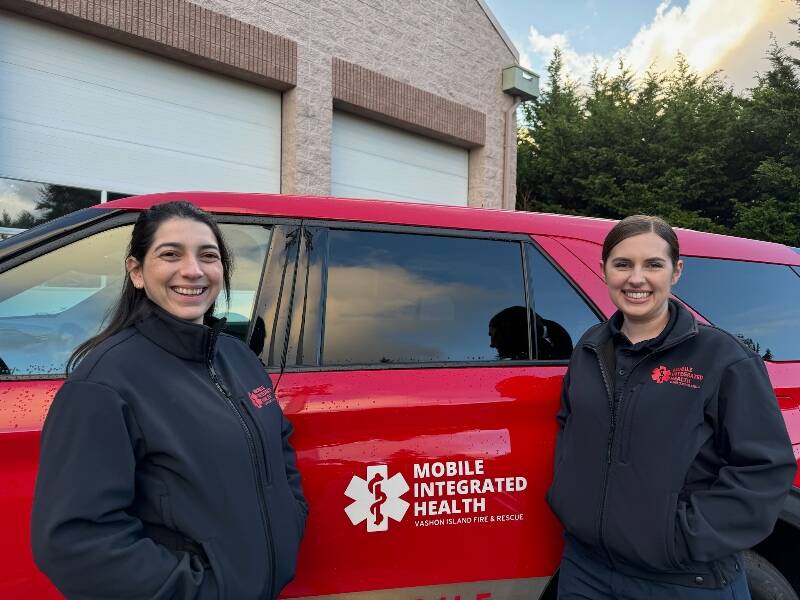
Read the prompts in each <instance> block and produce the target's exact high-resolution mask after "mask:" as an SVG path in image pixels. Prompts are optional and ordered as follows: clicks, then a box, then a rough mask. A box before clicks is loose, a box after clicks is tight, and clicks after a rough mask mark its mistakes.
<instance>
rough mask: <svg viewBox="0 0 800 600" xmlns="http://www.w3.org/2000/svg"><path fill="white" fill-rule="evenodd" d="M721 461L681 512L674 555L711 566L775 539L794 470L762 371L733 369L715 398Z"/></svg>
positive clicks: (752, 363) (752, 361)
mask: <svg viewBox="0 0 800 600" xmlns="http://www.w3.org/2000/svg"><path fill="white" fill-rule="evenodd" d="M717 403H718V406H717V415H718V423H717V427H716V430H717V436H718V438H719V439H718V440H717V441H716V442H717V448H718V451H719V453H720V456H721V457H722V459H723V466H722V467H721V468H720V469H719V475H718V477H717V480H716V481H715V482H714V483H713V485H711V487H710V488H709V489H704V490H697V491H694V492H692V493H691V495H690V496H689V498H688V500H686V501H681V502H680V503H679V505H678V523H677V527H678V532H677V535H676V538H677V545H678V552H679V554H682V555H683V556H681V557H679V558H690V559H693V560H696V561H712V560H716V559H719V558H722V557H725V556H729V555H731V554H733V553H734V552H738V551H740V550H743V549H746V548H751V547H753V546H755V545H756V544H758V543H759V542H760V541H762V540H763V539H764V538H766V537H767V536H768V535H769V533H770V532H771V531H772V528H773V527H774V525H775V521H776V520H777V518H778V514H779V513H780V510H781V508H782V507H783V501H784V498H785V496H786V494H787V492H788V491H789V489H790V487H791V483H792V479H793V478H794V474H795V470H796V468H797V465H796V463H795V460H794V454H793V452H792V446H791V442H790V441H789V436H788V434H787V432H786V426H785V424H784V422H783V418H782V417H781V414H780V410H779V409H778V405H777V401H776V398H775V393H774V392H773V390H772V385H771V384H770V381H769V377H768V375H767V371H766V368H765V367H764V363H763V361H762V360H761V358H760V357H758V356H751V357H748V358H745V359H742V360H740V361H738V362H736V363H734V364H732V365H730V366H729V367H728V368H727V369H726V371H725V372H724V374H723V378H722V382H721V384H720V389H719V393H718V397H717Z"/></svg>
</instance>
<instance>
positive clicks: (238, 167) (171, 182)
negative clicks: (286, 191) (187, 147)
mask: <svg viewBox="0 0 800 600" xmlns="http://www.w3.org/2000/svg"><path fill="white" fill-rule="evenodd" d="M6 131H7V132H9V133H10V135H11V137H12V138H14V139H17V140H18V143H16V144H15V145H14V146H13V147H12V146H10V145H0V164H2V165H3V168H4V170H9V171H10V172H13V173H14V174H15V177H16V178H18V179H27V180H31V181H41V180H45V181H53V180H56V181H59V182H61V181H65V182H67V184H71V185H77V186H80V182H82V181H84V180H86V178H87V177H89V178H91V180H92V182H93V185H94V188H96V189H106V190H111V191H120V192H125V193H147V192H152V191H164V190H180V189H184V190H189V189H196V190H208V191H226V190H230V189H232V188H234V187H236V189H237V190H239V191H252V192H257V191H263V190H264V189H266V188H268V187H269V186H271V185H272V179H273V173H272V172H271V171H269V170H268V169H266V168H264V167H259V166H257V165H256V166H254V165H249V164H248V165H243V164H240V163H237V162H232V161H226V160H223V159H219V158H216V157H205V156H202V155H200V154H197V153H195V154H187V153H186V152H178V151H174V150H169V149H158V148H153V147H143V146H141V145H132V144H130V143H128V142H125V141H121V140H114V139H110V138H100V137H96V136H93V137H89V136H86V137H87V138H89V139H87V140H86V143H78V144H76V143H75V142H76V137H80V134H79V135H78V136H76V134H75V133H74V132H65V131H62V130H59V129H52V128H44V127H39V126H36V125H28V124H14V125H13V126H11V127H8V128H6ZM45 146H47V148H46V150H44V149H43V148H44V147H45ZM53 154H60V155H61V158H60V159H59V162H58V164H57V165H51V164H49V162H48V161H49V160H50V157H51V156H52V155H53ZM122 154H124V155H125V157H126V162H125V164H124V165H120V166H119V167H118V168H115V169H113V170H111V171H109V170H104V169H102V168H96V169H92V170H91V171H89V170H88V169H87V165H98V164H102V163H107V162H108V160H107V157H108V156H109V155H122ZM154 160H161V161H163V162H164V163H165V164H169V165H170V169H169V170H168V171H165V170H163V169H162V170H158V171H154V170H152V169H150V165H151V164H152V162H153V161H154ZM222 179H224V180H226V181H236V182H237V183H236V184H235V185H234V184H232V183H223V184H221V183H220V180H222Z"/></svg>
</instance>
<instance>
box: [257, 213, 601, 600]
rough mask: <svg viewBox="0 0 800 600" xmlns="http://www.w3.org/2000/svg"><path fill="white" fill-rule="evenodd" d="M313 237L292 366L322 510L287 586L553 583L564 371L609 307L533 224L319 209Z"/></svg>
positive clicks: (379, 591) (303, 460)
mask: <svg viewBox="0 0 800 600" xmlns="http://www.w3.org/2000/svg"><path fill="white" fill-rule="evenodd" d="M298 239H299V242H300V247H299V249H298V255H299V260H298V272H297V274H296V276H295V277H293V281H292V285H291V292H290V296H291V297H292V306H291V310H290V314H288V315H285V318H286V319H287V320H288V321H290V323H291V327H290V329H289V335H288V337H287V344H286V351H285V369H284V371H283V373H282V374H280V375H278V376H276V380H277V381H276V382H277V391H278V396H279V398H280V399H281V403H282V404H283V406H284V410H285V412H286V413H287V415H288V416H289V418H290V420H291V421H292V422H293V423H294V425H295V436H294V440H293V443H294V445H295V448H296V449H297V452H298V459H299V466H300V469H301V473H302V475H303V485H304V488H305V491H306V495H307V497H308V500H309V503H310V506H311V512H310V515H309V520H308V526H307V529H306V534H305V540H304V543H303V545H302V548H301V556H300V563H299V566H298V573H297V578H296V580H295V582H294V583H292V584H291V585H290V586H289V588H287V590H285V592H284V594H285V595H286V596H287V597H310V596H324V595H331V594H341V596H338V595H337V596H336V597H342V598H344V597H347V598H369V599H371V600H375V599H378V598H393V599H396V598H409V599H422V598H436V600H439V599H440V598H455V597H460V598H462V599H466V598H490V597H495V598H530V597H537V596H538V594H539V593H541V591H542V590H543V589H544V587H545V586H546V585H547V583H548V580H549V578H550V577H551V576H552V574H553V573H554V571H555V569H556V566H557V563H558V559H559V556H560V547H561V542H560V527H559V525H558V523H557V521H556V520H555V518H554V517H553V515H552V513H551V512H550V511H549V509H548V507H547V506H546V504H545V501H544V495H545V491H546V489H547V487H548V486H549V483H550V480H551V477H552V456H553V443H554V439H555V432H556V425H555V420H554V415H555V412H556V410H557V406H558V401H559V392H560V385H561V379H562V376H563V373H564V371H565V368H566V363H567V358H568V357H569V353H570V351H571V349H572V344H573V343H574V342H575V341H577V337H578V336H579V335H580V334H581V333H583V330H584V329H585V328H587V327H588V326H589V325H591V324H593V323H596V322H598V320H599V317H598V315H597V313H596V312H595V311H594V310H593V309H591V308H590V307H589V306H588V304H587V303H586V302H585V299H584V298H582V297H581V296H580V294H579V293H578V292H577V291H576V290H575V288H574V287H573V286H572V285H571V284H570V282H569V281H568V280H567V279H566V278H565V277H564V275H563V273H561V272H560V271H559V269H558V268H557V266H556V265H554V264H553V263H552V262H551V260H550V259H549V258H548V257H547V256H546V255H545V254H544V253H542V252H541V251H540V250H539V249H537V248H536V247H535V245H534V244H533V243H532V240H531V238H530V237H528V236H519V235H502V234H491V233H486V232H480V233H476V232H469V231H453V230H445V229H420V228H413V227H384V226H370V225H364V224H345V223H326V222H310V221H309V222H304V223H303V226H302V227H301V231H300V233H299V234H298ZM278 285H281V284H280V283H278V282H275V283H273V287H274V286H278ZM282 285H283V286H284V288H286V285H287V284H286V283H283V284H282ZM540 288H541V291H540ZM270 314H274V310H273V312H272V313H269V312H268V313H267V316H266V318H265V320H268V319H269V316H270ZM265 352H266V350H265ZM272 360H273V362H274V356H273V359H272ZM265 362H268V361H267V360H265ZM487 549H488V551H487ZM411 588H413V589H411Z"/></svg>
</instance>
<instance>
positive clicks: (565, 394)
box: [553, 369, 571, 469]
mask: <svg viewBox="0 0 800 600" xmlns="http://www.w3.org/2000/svg"><path fill="white" fill-rule="evenodd" d="M570 412H571V409H570V405H569V369H567V372H566V373H565V374H564V381H563V382H562V384H561V404H560V406H559V408H558V413H556V421H557V422H558V432H557V433H556V451H555V459H554V461H553V467H554V469H557V468H558V464H559V463H560V462H561V453H562V451H563V448H562V443H561V438H562V437H563V435H564V426H565V425H566V424H567V419H568V418H569V415H570Z"/></svg>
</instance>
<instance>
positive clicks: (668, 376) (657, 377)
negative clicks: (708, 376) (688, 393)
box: [650, 365, 704, 390]
mask: <svg viewBox="0 0 800 600" xmlns="http://www.w3.org/2000/svg"><path fill="white" fill-rule="evenodd" d="M650 378H651V379H652V380H653V381H655V382H656V383H657V384H659V385H660V384H662V383H671V384H672V385H680V386H683V387H688V388H692V389H695V390H697V389H700V385H701V384H702V383H703V378H704V375H703V374H701V373H696V372H695V370H694V367H672V368H670V367H665V366H664V365H660V366H658V367H656V368H655V369H653V371H652V373H650Z"/></svg>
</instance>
